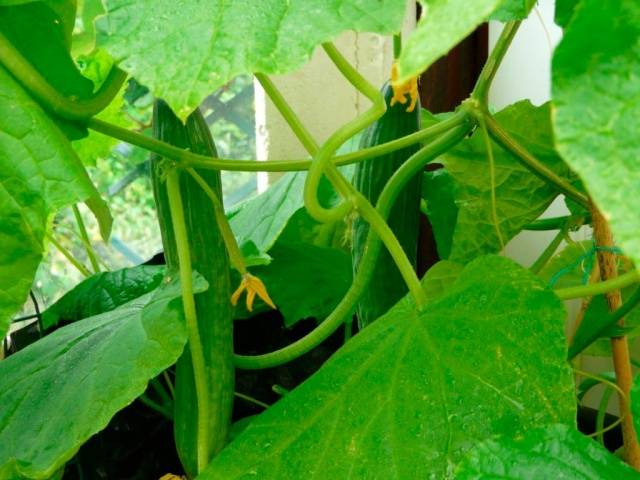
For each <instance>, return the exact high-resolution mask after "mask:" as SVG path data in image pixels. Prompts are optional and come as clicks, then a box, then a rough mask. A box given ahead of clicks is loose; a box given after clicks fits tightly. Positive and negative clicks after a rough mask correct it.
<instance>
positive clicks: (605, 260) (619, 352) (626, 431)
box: [591, 205, 640, 470]
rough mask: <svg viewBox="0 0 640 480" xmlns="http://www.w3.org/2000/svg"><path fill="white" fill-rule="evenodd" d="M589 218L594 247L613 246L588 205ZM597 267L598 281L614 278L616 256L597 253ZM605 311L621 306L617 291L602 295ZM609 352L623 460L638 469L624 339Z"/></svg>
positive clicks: (638, 449) (639, 460)
mask: <svg viewBox="0 0 640 480" xmlns="http://www.w3.org/2000/svg"><path fill="white" fill-rule="evenodd" d="M591 218H592V221H593V236H594V239H595V242H596V246H598V247H605V248H607V249H610V248H612V247H613V246H614V243H613V236H612V234H611V230H610V228H609V224H608V223H607V220H606V219H605V218H604V216H603V215H602V213H600V211H599V210H598V208H597V207H596V206H595V205H592V206H591ZM598 264H599V265H600V277H601V278H602V280H610V279H612V278H615V277H617V276H618V268H617V265H616V254H615V253H613V252H612V251H607V250H598ZM605 297H606V299H607V304H608V305H609V311H611V312H613V311H614V310H617V309H618V308H620V306H621V305H622V295H621V294H620V290H614V291H611V292H609V293H607V294H606V295H605ZM618 325H620V326H624V318H621V319H620V321H619V322H618ZM611 351H612V352H613V367H614V370H615V372H616V383H617V384H618V386H619V387H620V389H621V390H622V391H623V392H624V394H625V397H626V398H624V397H622V396H620V395H618V401H619V404H620V414H621V415H623V420H622V438H623V440H624V459H625V461H626V462H627V463H628V464H629V465H631V466H632V467H633V468H635V469H636V470H640V445H638V438H637V436H636V431H635V428H634V427H633V418H632V416H631V408H630V407H631V406H630V404H629V393H630V391H631V383H632V380H633V374H632V372H631V360H630V356H629V344H628V342H627V337H626V336H623V337H615V338H612V339H611Z"/></svg>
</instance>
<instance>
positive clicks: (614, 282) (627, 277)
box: [554, 270, 640, 300]
mask: <svg viewBox="0 0 640 480" xmlns="http://www.w3.org/2000/svg"><path fill="white" fill-rule="evenodd" d="M636 283H640V272H638V271H637V270H633V271H631V272H628V273H625V274H624V275H620V276H619V277H616V278H613V279H611V280H606V281H604V282H598V283H592V284H588V285H580V286H578V287H567V288H559V289H557V290H554V291H555V294H556V295H557V296H558V297H559V298H560V300H572V299H574V298H583V297H592V296H594V295H602V294H604V293H608V292H611V291H614V290H620V289H622V288H626V287H629V286H631V285H635V284H636Z"/></svg>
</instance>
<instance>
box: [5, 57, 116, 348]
mask: <svg viewBox="0 0 640 480" xmlns="http://www.w3.org/2000/svg"><path fill="white" fill-rule="evenodd" d="M87 199H90V200H91V201H90V203H91V205H92V206H93V207H94V211H100V209H102V211H103V212H104V211H105V209H106V207H105V204H104V203H103V202H102V201H101V200H100V198H99V195H98V193H97V191H96V190H95V187H94V186H93V184H92V183H91V181H90V179H89V177H88V175H87V173H86V172H85V170H84V169H83V167H82V164H81V163H80V161H79V160H78V158H77V157H76V155H75V153H74V152H73V150H72V149H71V146H70V145H69V142H68V141H67V139H66V138H65V137H64V135H63V134H62V133H61V132H60V131H59V130H58V129H57V127H56V126H55V125H54V124H53V123H52V122H51V120H50V119H49V118H48V117H47V115H46V114H45V113H44V112H43V111H42V110H41V109H40V107H39V106H38V105H37V104H36V103H35V102H34V101H33V100H31V99H30V98H29V96H28V95H27V94H26V93H25V92H24V91H23V90H22V88H21V87H20V86H19V85H18V84H17V83H16V82H15V81H14V80H13V78H12V77H11V76H10V75H9V74H8V73H7V72H6V71H5V70H4V69H1V68H0V211H2V217H1V218H0V338H3V337H4V335H5V333H6V331H7V326H8V324H9V320H10V318H11V316H12V315H13V314H14V313H15V312H16V311H17V310H18V309H19V308H20V307H21V306H22V304H23V302H24V301H25V299H26V297H27V294H28V293H29V289H30V288H31V282H32V281H33V277H34V275H35V272H36V269H37V267H38V264H39V263H40V259H41V258H42V252H43V248H44V246H43V239H44V234H45V230H46V225H47V220H48V219H49V217H50V216H51V215H52V214H53V213H54V212H55V211H56V210H58V209H60V208H62V207H64V206H66V205H69V204H71V203H75V202H79V201H82V200H87ZM104 215H107V216H108V210H106V213H103V216H104ZM108 227H109V223H108V222H107V223H103V233H104V234H107V235H108Z"/></svg>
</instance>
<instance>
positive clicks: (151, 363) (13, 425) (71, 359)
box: [0, 277, 206, 478]
mask: <svg viewBox="0 0 640 480" xmlns="http://www.w3.org/2000/svg"><path fill="white" fill-rule="evenodd" d="M196 285H197V289H198V290H199V291H201V290H203V289H204V288H205V287H206V282H204V280H203V279H202V278H201V277H200V278H199V279H197V282H196ZM179 296H180V285H179V284H178V283H177V282H175V281H174V282H171V283H166V284H163V286H162V287H160V288H159V289H158V290H156V291H155V292H153V293H149V294H146V295H144V296H142V297H139V298H138V299H135V300H132V301H131V302H129V303H127V304H125V305H123V306H121V307H119V308H117V309H115V310H113V311H111V312H107V313H104V314H101V315H98V316H95V317H91V318H88V319H85V320H84V321H82V322H77V323H74V324H72V325H69V326H67V327H63V328H61V329H59V330H57V331H56V332H54V333H52V334H51V335H48V336H46V337H44V338H43V339H42V340H39V341H38V342H36V343H34V344H32V345H30V346H29V347H27V348H25V349H24V350H22V351H20V352H18V353H17V354H15V355H13V356H11V357H9V358H7V359H6V360H4V361H3V362H0V478H21V477H27V478H48V477H49V476H51V475H52V474H53V473H54V472H55V471H56V470H57V469H58V468H59V467H61V466H62V465H64V463H65V462H66V461H67V460H69V459H70V458H71V457H72V456H73V454H74V453H75V452H76V451H77V450H78V449H79V448H80V446H81V445H82V444H83V443H84V442H85V441H86V440H87V439H88V438H89V437H90V436H91V435H93V434H95V433H96V432H99V431H100V430H102V429H103V428H104V427H105V426H106V425H107V423H108V422H109V420H110V419H111V417H113V415H114V414H115V413H116V412H117V411H118V410H120V409H122V408H124V407H125V406H127V405H128V404H129V403H131V402H132V401H133V400H134V399H135V398H136V397H138V396H139V395H140V394H142V393H143V392H144V390H145V388H146V385H147V382H148V381H149V379H151V378H153V377H155V376H156V375H158V374H159V373H161V372H162V371H163V370H164V369H166V368H167V367H169V366H170V365H172V364H173V363H174V362H175V361H176V360H177V358H178V356H179V355H180V353H182V349H183V347H184V345H185V343H186V331H185V328H184V325H183V320H182V304H181V302H180V301H179V298H178V297H179Z"/></svg>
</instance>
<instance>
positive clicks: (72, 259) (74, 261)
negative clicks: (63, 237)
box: [45, 232, 91, 277]
mask: <svg viewBox="0 0 640 480" xmlns="http://www.w3.org/2000/svg"><path fill="white" fill-rule="evenodd" d="M45 237H46V238H47V239H48V240H49V241H50V242H51V243H52V244H53V245H54V246H55V247H56V248H57V249H58V251H59V252H60V253H61V254H62V255H63V256H64V258H66V259H67V260H68V261H69V263H70V264H71V265H73V266H74V267H75V268H76V270H78V271H79V272H80V273H81V274H82V275H84V276H85V277H90V276H91V272H90V271H89V269H88V268H87V267H85V266H84V265H83V264H82V262H81V261H79V260H78V259H76V257H74V256H73V254H72V253H71V252H70V251H69V250H67V249H66V248H65V247H64V246H63V245H62V244H61V243H60V242H59V241H58V240H56V239H55V237H54V236H53V235H52V234H50V233H48V232H47V233H45Z"/></svg>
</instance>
